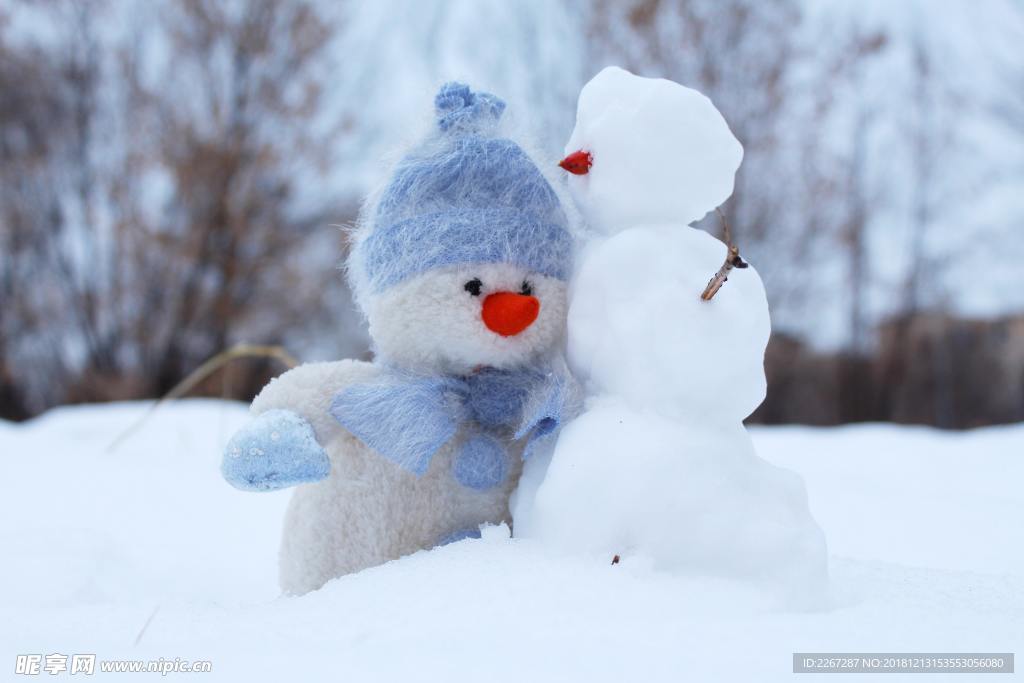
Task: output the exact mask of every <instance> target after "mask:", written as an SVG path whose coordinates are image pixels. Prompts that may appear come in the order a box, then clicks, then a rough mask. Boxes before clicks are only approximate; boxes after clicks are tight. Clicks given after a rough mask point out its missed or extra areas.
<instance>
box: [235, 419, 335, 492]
mask: <svg viewBox="0 0 1024 683" xmlns="http://www.w3.org/2000/svg"><path fill="white" fill-rule="evenodd" d="M220 470H221V472H222V473H223V475H224V478H225V479H226V480H227V481H228V483H229V484H231V485H232V486H234V487H235V488H237V489H242V490H243V491H276V490H277V489H283V488H286V487H288V486H295V485H296V484H306V483H310V482H315V481H320V480H321V479H325V478H326V477H327V475H328V474H330V472H331V462H330V460H329V459H328V458H327V453H325V452H324V449H323V448H322V447H321V446H320V444H319V443H317V440H316V435H315V434H314V433H313V427H312V426H310V424H309V423H308V422H306V421H305V420H304V419H302V418H301V417H299V416H298V415H296V414H295V413H293V412H292V411H290V410H268V411H267V412H265V413H263V414H262V415H260V416H259V417H257V418H256V419H255V420H253V421H252V422H251V423H249V424H248V425H246V426H245V427H243V428H242V429H240V430H239V431H238V433H237V434H235V435H234V436H233V437H232V438H231V441H229V442H228V447H227V449H226V450H225V452H224V461H223V462H222V463H221V468H220Z"/></svg>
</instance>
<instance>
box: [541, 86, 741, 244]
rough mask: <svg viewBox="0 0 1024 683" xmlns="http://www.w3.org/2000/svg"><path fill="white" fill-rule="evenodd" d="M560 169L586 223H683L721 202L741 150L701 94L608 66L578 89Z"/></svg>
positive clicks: (609, 226)
mask: <svg viewBox="0 0 1024 683" xmlns="http://www.w3.org/2000/svg"><path fill="white" fill-rule="evenodd" d="M565 151H566V154H567V155H568V156H566V158H565V159H563V160H562V162H561V164H560V165H561V166H562V168H564V169H565V170H566V171H569V173H570V175H569V190H570V191H571V192H572V194H573V198H574V199H575V200H576V203H577V205H578V206H579V207H580V210H581V211H582V212H583V214H584V215H585V216H586V217H587V220H588V222H589V224H590V225H591V226H592V227H594V228H596V229H597V230H599V231H601V232H603V233H606V234H612V233H616V232H619V231H620V230H625V229H627V228H631V227H634V226H636V225H643V224H658V223H675V224H688V223H692V222H693V221H696V220H699V219H701V218H702V217H703V216H704V215H705V214H706V213H707V212H708V211H711V210H712V209H714V208H715V207H716V206H718V205H719V204H721V203H722V202H724V201H725V200H726V199H727V198H728V197H729V195H730V194H732V190H733V178H734V176H735V174H736V170H737V169H738V168H739V166H740V162H741V161H742V160H743V147H742V146H741V145H740V143H739V141H738V140H737V139H736V138H735V137H734V136H733V134H732V131H730V130H729V125H728V124H727V123H726V122H725V119H724V118H722V115H721V114H720V113H719V112H718V110H717V109H716V108H715V105H714V104H712V103H711V100H709V99H708V98H707V97H705V96H704V95H702V94H701V93H699V92H697V91H696V90H691V89H690V88H686V87H683V86H681V85H679V84H678V83H674V82H672V81H668V80H665V79H661V78H643V77H640V76H634V75H633V74H631V73H629V72H628V71H626V70H625V69H620V68H619V67H615V66H610V67H607V68H605V69H603V70H602V71H601V73H599V74H598V75H597V76H595V77H594V78H593V79H592V80H591V81H590V82H589V83H587V84H586V85H585V86H584V87H583V90H582V91H580V98H579V105H578V106H577V109H576V127H575V129H574V130H573V132H572V136H571V137H570V138H569V142H568V143H567V144H566V147H565Z"/></svg>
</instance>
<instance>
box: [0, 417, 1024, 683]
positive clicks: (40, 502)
mask: <svg viewBox="0 0 1024 683" xmlns="http://www.w3.org/2000/svg"><path fill="white" fill-rule="evenodd" d="M143 410H145V406H144V405H142V404H119V405H110V406H105V407H93V406H86V407H76V408H65V409H60V410H55V411H53V412H51V413H48V414H46V415H44V416H43V417H41V418H39V419H37V420H34V421H32V422H29V423H27V424H24V425H12V424H8V423H0V486H2V487H3V488H2V493H0V499H2V501H3V503H2V507H0V512H2V514H0V543H2V547H3V549H4V554H3V560H2V564H0V615H2V618H0V670H2V671H6V672H8V675H10V672H12V671H13V670H14V669H13V667H14V664H15V655H16V654H26V653H36V654H43V655H45V654H50V653H63V654H72V653H95V654H97V656H98V660H104V659H117V658H129V659H147V660H148V659H156V658H158V657H163V658H165V659H172V660H173V659H174V658H175V657H180V658H182V659H190V660H211V661H212V663H213V664H212V666H213V674H212V676H210V677H209V679H210V680H218V681H220V680H269V681H279V680H321V679H323V680H328V679H330V680H353V681H356V680H358V681H369V680H394V681H413V680H442V679H447V680H453V681H455V680H458V681H461V680H466V681H470V680H472V681H506V680H507V681H512V680H515V681H548V680H552V681H602V680H608V681H617V682H620V681H705V680H736V681H753V680H757V681H764V680H776V679H787V680H788V679H789V678H790V677H791V676H792V674H791V673H790V671H791V663H792V653H793V652H794V651H817V652H827V651H841V652H878V651H898V652H913V651H916V652H942V651H957V652H1012V651H1017V653H1018V654H1020V653H1021V652H1024V547H1022V546H1024V531H1022V529H1024V492H1022V489H1021V484H1022V482H1024V425H1021V426H1012V427H1001V428H991V429H984V430H978V431H974V432H969V433H963V434H950V433H941V432H936V431H934V430H929V429H918V428H906V427H892V426H881V425H867V426H856V427H845V428H839V429H808V428H797V427H785V428H756V429H753V430H752V432H753V435H754V440H755V443H756V445H757V447H758V450H759V452H760V454H761V455H762V456H763V457H765V458H766V459H768V460H770V461H771V462H773V463H776V464H779V465H782V466H785V467H788V468H790V469H793V470H795V471H797V472H799V473H800V474H802V475H803V477H804V478H805V481H806V484H807V489H808V492H809V496H810V506H811V509H812V511H813V513H814V515H815V516H816V518H817V520H818V522H819V523H820V524H821V526H822V528H823V529H824V531H825V534H826V536H827V539H828V543H829V549H830V552H831V566H830V573H831V598H830V604H829V605H828V606H827V607H825V608H823V609H820V610H817V611H805V612H791V611H785V610H781V609H779V608H778V607H773V606H772V605H771V604H769V603H767V602H766V601H765V600H764V599H763V598H762V597H761V596H759V595H758V594H757V593H755V592H754V591H753V590H750V589H748V588H745V587H744V586H741V585H738V584H733V583H727V582H723V581H718V580H712V579H707V578H697V577H682V576H675V575H669V574H664V573H658V572H655V571H653V570H652V569H650V567H649V565H648V564H647V563H646V562H645V561H644V560H643V559H642V558H635V557H628V556H626V557H624V558H623V561H622V563H621V564H619V565H616V566H611V565H610V564H609V563H608V562H606V561H601V562H597V561H593V560H590V559H585V558H572V557H562V556H556V555H553V554H551V551H550V550H545V549H544V548H543V547H541V546H540V545H539V544H537V543H534V542H531V541H527V540H519V539H509V537H508V533H507V530H506V529H504V528H493V529H490V530H489V533H486V534H485V536H484V538H483V539H482V540H469V541H463V542H460V543H457V544H454V545H451V546H447V547H445V548H441V549H437V550H433V551H430V552H422V553H418V554H417V555H414V556H411V557H407V558H404V559H402V560H399V561H396V562H392V563H390V564H388V565H385V566H382V567H378V568H375V569H372V570H369V571H365V572H362V573H360V574H357V575H353V576H348V577H345V578H342V579H340V580H336V581H334V582H332V583H330V584H328V585H327V586H326V587H325V588H324V589H322V590H320V591H318V592H315V593H312V594H309V595H307V596H304V597H301V598H282V597H279V596H278V593H277V587H276V571H277V568H276V551H277V542H278V533H279V530H280V524H281V517H282V513H283V509H284V506H285V504H286V501H287V499H288V493H287V492H283V493H270V494H246V493H241V492H238V491H235V490H234V489H232V488H231V487H229V486H228V485H227V484H225V483H224V482H223V481H222V480H221V478H220V473H219V470H218V466H219V460H220V450H221V448H222V446H223V444H224V443H225V441H226V440H227V438H228V437H229V436H230V434H231V433H232V432H233V430H234V429H235V428H237V427H238V426H239V425H240V424H242V422H243V421H244V419H245V411H244V409H243V408H242V407H241V406H239V405H237V404H231V403H222V402H216V401H201V400H190V401H185V402H180V403H178V404H174V405H169V406H165V407H162V408H160V409H159V410H158V411H157V412H156V413H154V414H153V416H152V417H151V419H149V420H148V421H147V422H146V423H145V424H144V426H143V427H142V428H141V429H140V430H138V431H137V432H135V433H134V434H133V435H132V436H131V437H129V438H128V439H127V440H126V441H124V442H123V443H122V444H121V445H120V446H119V447H118V448H117V449H116V450H114V451H112V452H111V451H109V450H108V445H109V444H110V442H111V441H112V440H113V439H114V438H115V437H116V436H117V434H118V433H119V432H121V431H122V430H123V429H124V428H126V427H127V426H129V425H130V424H131V423H132V422H133V421H134V420H135V419H136V418H137V417H138V415H140V414H141V412H142V411H143ZM147 621H148V626H146V624H147ZM144 627H145V628H144ZM140 634H141V637H140ZM8 667H10V668H8ZM42 675H43V676H46V674H45V673H44V674H42ZM63 675H67V674H63ZM96 675H97V676H99V677H103V676H102V675H101V674H100V673H99V672H97V674H96ZM172 676H173V675H172ZM179 676H180V675H179ZM137 677H138V678H142V679H145V678H149V679H153V678H154V674H152V673H149V674H139V675H137ZM17 678H19V679H20V678H21V677H17ZM112 678H114V680H127V679H129V678H131V676H126V675H125V674H118V675H117V676H112ZM814 678H815V676H803V677H801V678H800V680H804V679H810V680H813V679H814ZM900 678H902V677H900V676H894V675H890V676H887V677H885V680H887V681H888V680H899V679H900ZM927 678H928V680H929V681H931V680H941V679H943V678H944V676H942V675H935V676H929V677H927ZM950 678H951V679H953V680H957V681H964V680H969V679H970V678H971V677H970V676H963V675H957V676H950ZM26 680H27V679H26ZM827 680H831V679H827ZM915 680H916V679H915Z"/></svg>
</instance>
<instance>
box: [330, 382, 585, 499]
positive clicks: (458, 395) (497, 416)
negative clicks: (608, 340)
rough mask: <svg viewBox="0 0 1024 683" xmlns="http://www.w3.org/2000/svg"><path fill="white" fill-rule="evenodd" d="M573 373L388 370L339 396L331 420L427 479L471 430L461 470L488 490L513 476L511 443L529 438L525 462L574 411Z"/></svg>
mask: <svg viewBox="0 0 1024 683" xmlns="http://www.w3.org/2000/svg"><path fill="white" fill-rule="evenodd" d="M573 401H574V392H573V391H572V385H571V380H570V378H569V375H568V373H567V372H565V371H556V370H547V371H542V370H538V369H520V370H497V369H494V368H483V369H481V370H479V371H477V372H474V373H473V374H470V375H466V376H423V375H414V374H410V373H406V372H402V371H400V370H394V369H388V370H387V371H386V372H385V373H384V374H383V375H382V376H381V377H380V378H379V379H377V380H376V381H373V382H368V383H364V384H355V385H352V386H349V387H346V388H345V389H343V390H342V391H340V392H338V393H337V394H336V395H335V396H334V400H333V401H332V403H331V415H333V416H334V418H335V419H336V420H337V421H338V422H340V423H341V425H342V426H343V427H345V429H347V430H348V431H349V432H351V433H352V434H353V435H355V436H356V437H357V438H358V439H359V440H360V441H362V442H363V443H364V444H366V445H367V446H369V447H370V448H372V449H373V450H375V451H377V452H378V453H380V454H381V455H382V456H384V457H385V458H387V459H388V460H390V461H392V462H394V463H395V464H397V465H399V466H401V467H402V468H404V469H406V470H408V471H410V472H412V473H414V474H416V475H422V474H423V473H424V472H426V471H427V468H428V467H429V466H430V462H431V460H432V459H433V457H434V455H435V454H436V453H437V451H438V450H439V449H440V448H441V447H442V446H443V445H444V444H446V443H447V442H448V441H449V440H451V439H452V438H453V437H454V436H455V434H456V433H457V432H458V431H459V428H460V426H463V425H468V426H469V427H470V429H469V430H468V436H467V438H466V439H465V441H464V442H463V443H462V444H461V446H460V448H459V452H458V454H457V455H456V458H455V462H454V465H453V473H454V475H455V477H456V479H457V480H458V481H459V482H460V483H462V484H463V485H464V486H469V487H470V488H474V489H480V490H483V489H488V488H491V487H492V486H496V485H497V484H499V483H501V482H502V481H503V480H504V478H505V475H506V474H507V468H508V464H507V463H508V461H507V458H506V457H505V446H504V445H503V443H504V440H505V439H507V438H508V436H509V435H511V437H512V439H513V440H516V441H518V440H520V439H524V438H525V439H526V446H525V450H524V451H523V457H524V458H526V457H529V455H530V453H531V452H532V450H533V448H534V446H535V445H536V444H537V443H538V442H539V441H540V440H542V439H544V438H545V437H547V436H550V435H551V434H552V433H553V432H555V431H556V430H557V429H558V427H559V426H560V425H561V423H562V421H563V418H564V417H571V416H568V415H566V413H567V411H571V410H572V409H573V405H572V403H573Z"/></svg>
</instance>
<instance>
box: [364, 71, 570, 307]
mask: <svg viewBox="0 0 1024 683" xmlns="http://www.w3.org/2000/svg"><path fill="white" fill-rule="evenodd" d="M434 106H435V109H436V113H437V130H436V131H435V132H434V133H433V134H432V135H431V136H430V137H429V138H428V139H427V141H426V142H425V143H423V144H422V145H421V146H419V147H418V148H416V149H415V150H413V152H411V153H410V154H409V155H407V156H406V157H405V158H404V159H403V160H402V161H401V162H400V163H399V165H398V168H397V169H396V170H395V173H394V176H393V177H392V179H391V182H390V183H389V184H388V186H387V188H386V189H385V190H384V193H383V195H382V196H381V198H380V202H379V204H378V205H377V209H376V213H375V214H374V216H373V223H372V226H370V228H369V229H370V234H369V235H368V236H367V237H366V238H365V239H364V240H362V241H361V242H360V243H359V244H358V245H357V247H356V250H355V252H354V253H353V257H354V259H355V260H357V261H358V264H357V267H358V269H359V270H360V271H361V274H362V276H363V278H364V279H365V281H366V284H368V285H369V289H370V290H371V291H373V292H380V291H382V290H384V289H387V288H388V287H390V286H392V285H395V284H397V283H399V282H402V281H403V280H405V279H407V278H409V277H412V276H414V275H418V274H420V273H424V272H426V271H428V270H432V269H434V268H438V267H441V266H450V265H457V264H463V263H465V264H471V263H511V264H515V265H518V266H521V267H523V268H526V269H528V270H530V271H532V272H536V273H541V274H543V275H548V276H550V277H555V278H558V279H561V280H566V279H567V278H568V277H569V274H570V270H571V266H572V238H571V236H570V233H569V229H568V223H567V220H566V217H565V213H564V212H563V210H562V206H561V203H560V202H559V200H558V197H557V195H556V194H555V192H554V190H552V188H551V186H550V185H549V184H548V182H547V180H545V178H544V176H543V175H542V174H541V172H540V171H539V170H538V169H537V167H536V166H535V165H534V164H533V162H532V161H531V160H530V158H529V157H528V156H527V155H526V153H525V152H524V151H523V150H522V149H521V148H520V147H519V146H518V145H517V144H516V143H514V142H512V141H511V140H509V139H506V138H500V137H494V132H495V128H496V127H497V123H498V120H499V119H500V118H501V114H502V112H503V111H504V110H505V103H504V102H502V101H501V100H500V99H498V98H497V97H495V96H494V95H490V94H488V93H474V92H472V91H470V89H469V87H468V86H465V85H462V84H461V83H447V84H445V85H444V86H442V88H441V90H440V92H438V94H437V97H436V98H435V99H434Z"/></svg>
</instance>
